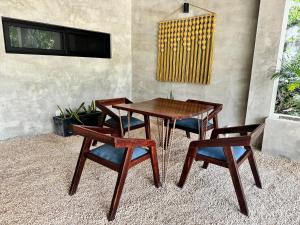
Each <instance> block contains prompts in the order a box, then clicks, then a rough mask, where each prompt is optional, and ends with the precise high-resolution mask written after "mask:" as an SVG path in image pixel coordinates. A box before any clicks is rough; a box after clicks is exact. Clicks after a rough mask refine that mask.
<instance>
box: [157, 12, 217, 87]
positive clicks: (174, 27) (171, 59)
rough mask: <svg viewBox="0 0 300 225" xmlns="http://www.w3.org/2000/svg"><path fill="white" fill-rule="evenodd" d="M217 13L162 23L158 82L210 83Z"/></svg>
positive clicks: (159, 39) (159, 41)
mask: <svg viewBox="0 0 300 225" xmlns="http://www.w3.org/2000/svg"><path fill="white" fill-rule="evenodd" d="M215 23H216V14H215V13H211V14H206V15H203V16H197V17H191V18H184V19H176V20H168V21H162V22H160V24H159V34H158V56H157V80H159V81H168V82H184V83H199V84H209V83H210V79H211V70H212V60H213V43H214V30H215Z"/></svg>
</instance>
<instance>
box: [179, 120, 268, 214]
mask: <svg viewBox="0 0 300 225" xmlns="http://www.w3.org/2000/svg"><path fill="white" fill-rule="evenodd" d="M263 129H264V124H261V125H260V124H255V125H247V126H239V127H228V128H220V129H215V130H213V132H212V135H211V139H210V140H200V141H192V142H191V143H190V146H189V150H188V153H187V156H186V159H185V163H184V166H183V170H182V174H181V177H180V180H179V183H178V186H179V187H181V188H182V187H183V185H184V183H185V181H186V178H187V176H188V173H189V171H190V168H191V166H192V163H193V161H194V160H196V161H198V160H201V161H204V164H205V166H204V168H207V166H208V163H212V164H215V165H218V166H222V167H226V168H228V169H229V172H230V175H231V179H232V182H233V186H234V189H235V192H236V196H237V199H238V202H239V205H240V210H241V212H242V213H243V214H245V215H247V216H248V213H249V212H248V207H247V203H246V199H245V195H244V191H243V187H242V183H241V180H240V176H239V173H238V168H239V166H240V165H241V164H242V163H243V162H244V161H245V160H246V159H248V161H249V163H250V167H251V170H252V173H253V176H254V180H255V184H256V186H257V187H258V188H262V185H261V181H260V177H259V174H258V171H257V167H256V162H255V159H254V154H253V150H252V147H251V143H252V141H253V140H254V139H256V138H257V137H258V136H259V135H260V134H261V133H262V131H263ZM228 133H239V134H240V135H241V136H238V137H228V138H218V135H219V134H228Z"/></svg>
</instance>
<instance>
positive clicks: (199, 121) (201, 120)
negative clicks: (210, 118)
mask: <svg viewBox="0 0 300 225" xmlns="http://www.w3.org/2000/svg"><path fill="white" fill-rule="evenodd" d="M202 126H203V113H201V118H199V115H198V132H199V140H202V139H203V135H204V134H202V133H201V132H202V129H201V127H202Z"/></svg>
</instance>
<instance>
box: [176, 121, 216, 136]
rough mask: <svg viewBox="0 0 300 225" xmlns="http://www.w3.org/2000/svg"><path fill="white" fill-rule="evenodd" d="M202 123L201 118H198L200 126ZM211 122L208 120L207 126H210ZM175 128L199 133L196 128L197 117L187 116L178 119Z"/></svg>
mask: <svg viewBox="0 0 300 225" xmlns="http://www.w3.org/2000/svg"><path fill="white" fill-rule="evenodd" d="M201 125H202V120H200V126H201ZM211 125H213V123H212V122H211V121H208V124H207V126H211ZM176 128H179V129H182V130H186V129H188V130H193V131H194V132H195V133H199V128H198V119H197V118H187V119H182V120H178V121H177V122H176Z"/></svg>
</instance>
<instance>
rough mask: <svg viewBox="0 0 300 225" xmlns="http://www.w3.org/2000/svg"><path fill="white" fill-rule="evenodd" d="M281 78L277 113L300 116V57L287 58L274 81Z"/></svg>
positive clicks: (273, 77)
mask: <svg viewBox="0 0 300 225" xmlns="http://www.w3.org/2000/svg"><path fill="white" fill-rule="evenodd" d="M275 78H279V84H278V92H277V98H276V105H275V112H277V113H283V114H289V115H295V116H299V115H300V55H298V56H296V57H295V58H293V59H291V58H289V57H286V58H285V59H284V60H283V62H282V66H281V69H280V71H279V72H277V73H275V74H273V76H272V79H275Z"/></svg>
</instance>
